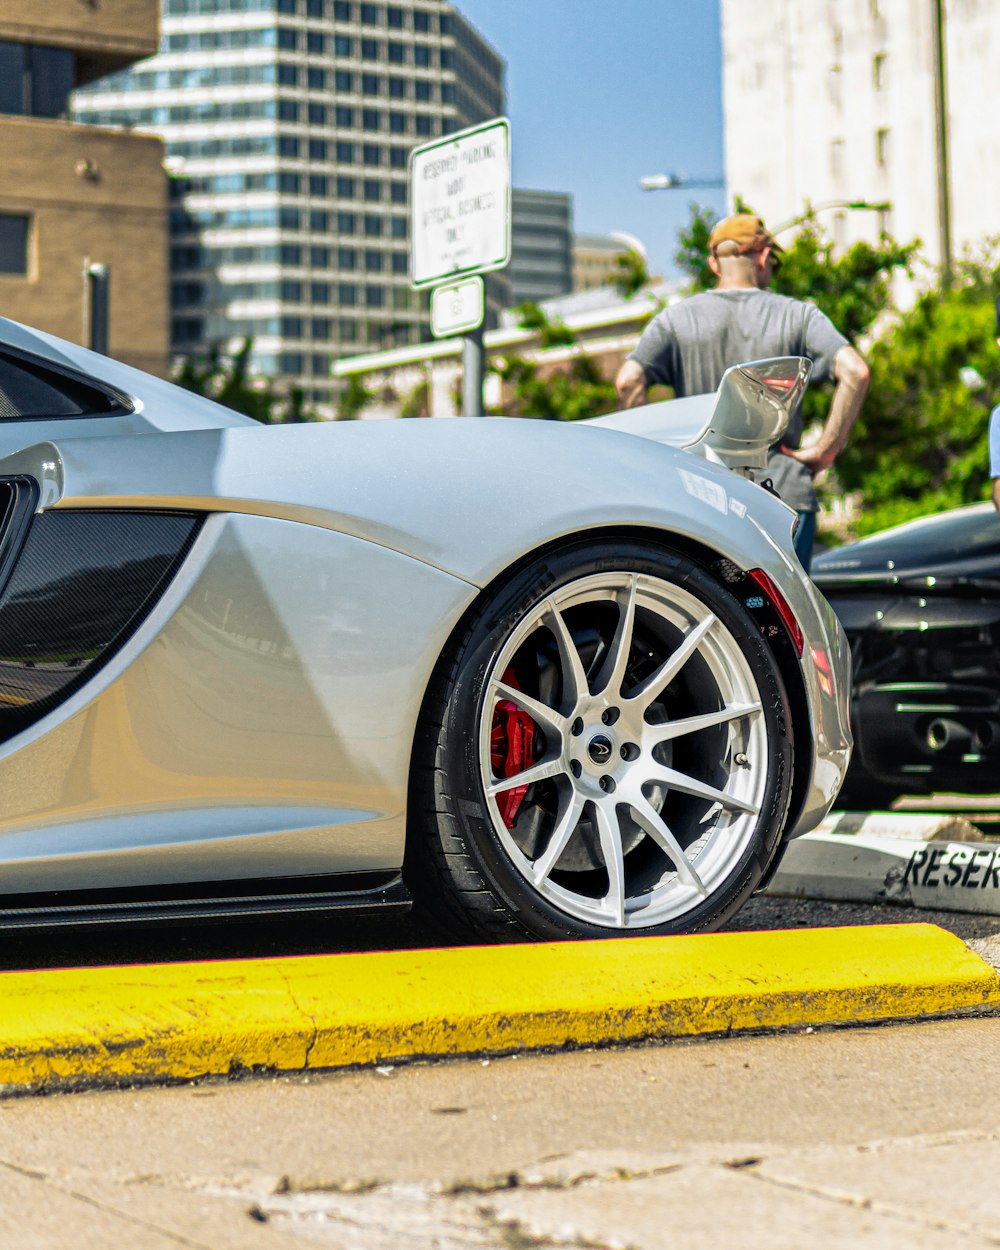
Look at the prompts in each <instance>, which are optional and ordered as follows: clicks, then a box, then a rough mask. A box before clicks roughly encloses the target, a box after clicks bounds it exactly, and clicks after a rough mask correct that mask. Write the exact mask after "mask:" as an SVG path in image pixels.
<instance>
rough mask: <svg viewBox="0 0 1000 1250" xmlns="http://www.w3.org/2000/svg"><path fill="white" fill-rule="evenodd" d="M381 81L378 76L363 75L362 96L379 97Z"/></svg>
mask: <svg viewBox="0 0 1000 1250" xmlns="http://www.w3.org/2000/svg"><path fill="white" fill-rule="evenodd" d="M380 85H381V80H380V79H379V76H378V74H362V75H361V94H362V95H378V94H379V87H380Z"/></svg>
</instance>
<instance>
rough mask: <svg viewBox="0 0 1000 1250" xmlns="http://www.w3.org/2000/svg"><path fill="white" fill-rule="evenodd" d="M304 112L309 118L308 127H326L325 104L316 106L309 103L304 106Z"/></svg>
mask: <svg viewBox="0 0 1000 1250" xmlns="http://www.w3.org/2000/svg"><path fill="white" fill-rule="evenodd" d="M306 112H307V116H308V118H309V124H310V126H325V125H326V105H325V104H316V103H314V102H310V103H309V104H308V105H307V106H306Z"/></svg>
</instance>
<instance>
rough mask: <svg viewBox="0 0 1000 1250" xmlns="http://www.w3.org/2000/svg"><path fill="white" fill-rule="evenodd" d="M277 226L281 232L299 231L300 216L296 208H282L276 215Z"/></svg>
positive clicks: (300, 224)
mask: <svg viewBox="0 0 1000 1250" xmlns="http://www.w3.org/2000/svg"><path fill="white" fill-rule="evenodd" d="M278 225H279V227H280V228H281V229H282V230H300V229H301V228H302V216H301V214H300V213H299V210H298V209H297V208H283V209H281V211H280V212H279V213H278Z"/></svg>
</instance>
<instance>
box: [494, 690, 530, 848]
mask: <svg viewBox="0 0 1000 1250" xmlns="http://www.w3.org/2000/svg"><path fill="white" fill-rule="evenodd" d="M503 682H504V684H505V685H508V686H511V687H513V689H515V690H520V689H521V687H520V685H519V684H518V680H517V677H516V676H515V675H514V670H513V668H508V669H507V671H506V672H505V673H504V675H503ZM534 762H535V722H534V721H533V720H532V719H531V717H530V716H529V715H528V713H527V712H525V711H524V710H523V709H522V708H519V707H518V706H517V704H516V703H511V701H510V700H509V699H502V700H501V701H500V702H499V703H498V704H497V705H496V707H495V708H494V709H493V725H492V728H491V729H490V766H491V767H492V769H493V775H494V777H513V776H515V775H516V774H517V773H520V772H523V771H524V770H525V769H526V768H530V767H531V766H532V764H534ZM527 792H528V787H527V786H514V787H512V789H510V790H505V791H504V792H503V793H502V794H499V795H497V807H498V808H499V809H500V818H501V820H502V821H503V823H504V824H505V825H506V826H507V828H508V829H510V828H511V827H512V826H513V824H514V821H515V820H516V819H517V812H518V809H519V808H520V806H521V803H522V802H523V800H524V796H525V794H526V793H527Z"/></svg>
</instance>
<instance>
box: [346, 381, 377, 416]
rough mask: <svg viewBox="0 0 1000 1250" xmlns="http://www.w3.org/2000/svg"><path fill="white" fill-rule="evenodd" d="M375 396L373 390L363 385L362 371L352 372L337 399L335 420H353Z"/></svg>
mask: <svg viewBox="0 0 1000 1250" xmlns="http://www.w3.org/2000/svg"><path fill="white" fill-rule="evenodd" d="M374 398H375V392H374V391H372V390H369V389H368V387H367V386H366V385H365V377H364V374H362V373H352V374H351V376H350V377H349V378H348V379H347V383H346V385H345V386H344V389H343V390H342V391H341V392H340V398H339V399H338V401H337V420H338V421H354V420H355V419H356V418H357V417H359V416H360V415H361V412H362V410H363V409H364V408H367V407H368V405H369V404H370V403H371V402H372V400H373V399H374Z"/></svg>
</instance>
